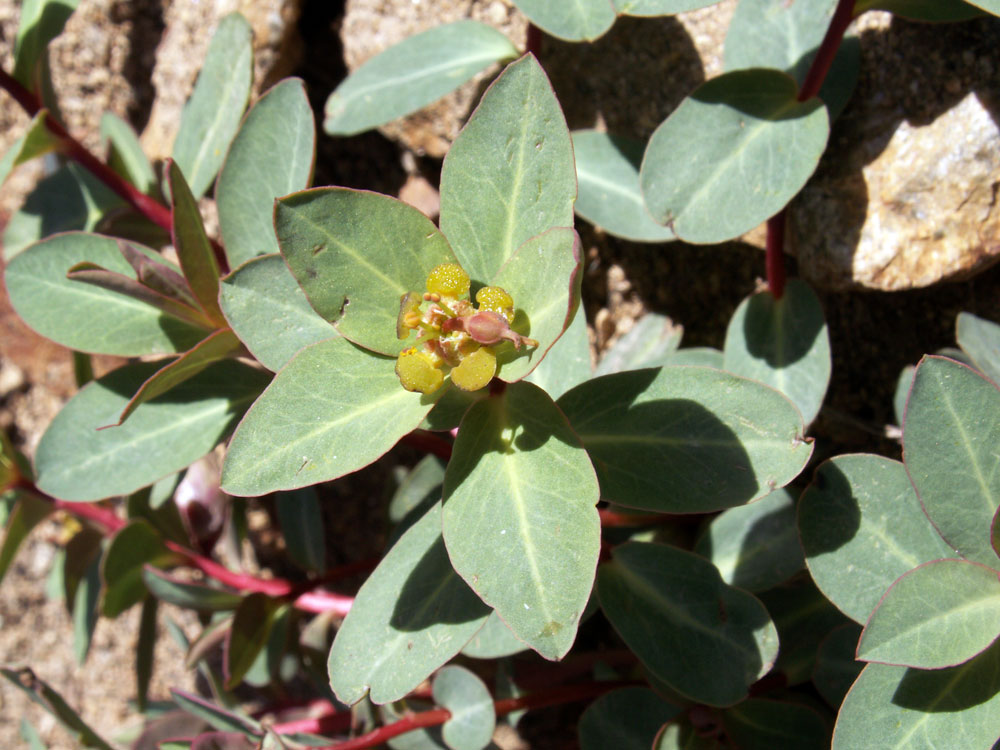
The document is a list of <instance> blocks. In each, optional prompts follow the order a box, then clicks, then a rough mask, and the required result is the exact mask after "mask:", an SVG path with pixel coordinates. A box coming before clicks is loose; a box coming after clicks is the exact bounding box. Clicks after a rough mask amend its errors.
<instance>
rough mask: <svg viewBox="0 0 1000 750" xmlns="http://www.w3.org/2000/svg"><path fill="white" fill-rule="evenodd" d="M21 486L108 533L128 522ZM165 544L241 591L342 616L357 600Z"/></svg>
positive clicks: (110, 512) (350, 569) (107, 510)
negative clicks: (246, 570)
mask: <svg viewBox="0 0 1000 750" xmlns="http://www.w3.org/2000/svg"><path fill="white" fill-rule="evenodd" d="M19 486H21V487H23V488H24V489H26V490H29V491H30V492H32V493H33V494H35V495H37V496H39V497H41V498H43V499H45V500H48V501H49V502H51V503H52V505H53V507H54V508H55V509H56V510H61V511H64V512H66V513H69V514H70V515H73V516H76V517H77V518H83V519H86V520H88V521H93V522H94V523H96V524H98V525H99V526H103V527H104V530H105V533H106V534H107V535H108V536H110V535H112V534H114V533H116V532H118V531H119V530H120V529H121V528H122V527H123V526H125V524H126V521H124V520H122V519H121V518H119V517H118V516H117V515H115V512H114V511H113V510H111V509H110V508H105V507H102V506H100V505H95V504H92V503H71V502H67V501H65V500H57V499H56V498H54V497H51V496H49V495H46V494H45V493H44V492H41V491H40V490H39V489H38V488H37V487H35V486H34V485H32V484H30V483H29V482H26V481H25V480H21V482H19ZM164 545H165V546H166V547H167V549H169V550H170V551H171V552H173V553H175V554H176V555H178V556H179V557H180V558H181V560H182V561H183V562H184V563H185V564H187V565H190V566H191V567H193V568H197V569H198V570H200V571H201V572H202V573H204V574H205V575H206V576H208V577H209V578H213V579H215V580H216V581H218V582H219V583H222V584H225V585H226V586H229V587H231V588H234V589H237V590H238V591H247V592H259V593H262V594H267V595H268V596H274V597H294V600H293V604H294V606H295V607H296V608H297V609H301V610H303V611H305V612H313V613H320V612H333V613H334V614H337V615H340V616H342V617H343V616H345V615H346V614H347V613H348V611H350V609H351V605H352V604H353V603H354V598H353V597H350V596H345V595H344V594H335V593H333V592H330V591H322V590H318V591H314V590H312V589H313V587H314V586H316V582H315V581H307V582H305V583H302V584H295V583H292V582H291V581H288V580H286V579H284V578H274V579H266V578H257V577H256V576H251V575H247V574H246V573H236V572H234V571H232V570H230V569H229V568H227V567H225V566H224V565H221V564H219V563H217V562H215V560H212V559H210V558H208V557H204V556H203V555H199V554H198V553H197V552H194V551H192V550H190V549H187V548H186V547H183V546H182V545H180V544H178V543H177V542H173V541H171V540H169V539H167V540H164ZM365 564H366V565H367V564H368V561H365ZM355 567H356V566H353V565H349V566H344V570H343V571H341V570H340V569H338V570H337V571H332V572H331V575H333V574H334V573H336V574H338V575H341V574H343V575H352V574H353V573H355V572H356V570H355Z"/></svg>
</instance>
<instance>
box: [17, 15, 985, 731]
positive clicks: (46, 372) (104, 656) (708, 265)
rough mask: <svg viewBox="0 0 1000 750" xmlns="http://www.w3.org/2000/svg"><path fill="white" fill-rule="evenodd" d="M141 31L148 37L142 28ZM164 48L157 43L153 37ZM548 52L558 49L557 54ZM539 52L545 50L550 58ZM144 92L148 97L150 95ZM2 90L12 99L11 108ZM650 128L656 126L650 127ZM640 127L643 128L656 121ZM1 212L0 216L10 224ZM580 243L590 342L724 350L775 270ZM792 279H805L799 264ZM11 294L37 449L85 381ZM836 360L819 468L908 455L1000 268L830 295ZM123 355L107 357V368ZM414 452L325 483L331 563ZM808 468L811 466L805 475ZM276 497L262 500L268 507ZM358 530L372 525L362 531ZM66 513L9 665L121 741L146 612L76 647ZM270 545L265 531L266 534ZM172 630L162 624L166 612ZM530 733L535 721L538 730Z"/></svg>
mask: <svg viewBox="0 0 1000 750" xmlns="http://www.w3.org/2000/svg"><path fill="white" fill-rule="evenodd" d="M341 14H342V3H341V2H328V0H308V1H307V2H305V3H304V5H303V12H302V17H301V20H300V24H299V25H300V33H301V35H302V38H303V56H302V61H301V63H300V68H299V69H298V70H297V71H296V74H297V75H300V76H301V77H303V78H304V79H305V81H306V82H307V86H308V91H309V96H310V99H311V102H312V105H313V107H314V110H315V111H317V112H321V111H322V107H323V103H324V102H325V100H326V98H327V96H328V95H329V94H330V92H331V91H332V90H333V88H334V87H335V86H336V84H337V83H338V82H339V81H340V80H341V79H342V78H343V77H344V76H345V75H346V70H345V68H344V66H343V62H342V55H341V49H340V41H339V38H338V35H337V26H338V24H339V23H340V19H341ZM137 28H139V29H140V31H141V33H147V34H154V35H155V34H156V33H160V32H161V31H162V29H158V28H157V27H156V25H155V24H146V25H139V26H137ZM674 31H676V29H674ZM137 33H138V32H137ZM146 43H149V44H153V45H155V39H152V40H146ZM553 54H559V52H558V51H553ZM543 62H544V59H543ZM131 83H132V85H133V86H135V87H136V88H137V89H138V91H139V92H140V93H139V94H138V95H137V96H136V97H135V98H134V100H133V103H132V104H131V105H130V110H129V115H130V117H131V118H132V120H133V122H134V123H135V124H137V125H141V124H142V123H143V122H144V121H145V120H146V119H147V118H148V114H149V113H148V107H149V99H148V97H147V96H146V95H145V93H143V92H144V89H143V86H142V85H141V84H142V82H141V81H132V82H131ZM147 93H148V92H147ZM7 101H8V100H6V99H4V106H5V107H7V106H10V105H8V104H7ZM654 124H655V123H654ZM647 125H648V123H646V124H643V123H640V124H639V125H638V127H639V128H640V129H648V128H647ZM413 175H419V176H420V177H422V178H424V179H425V180H426V181H427V182H428V183H430V185H432V186H433V185H436V184H437V182H438V179H439V176H440V161H439V160H436V159H431V158H427V157H419V156H416V155H414V154H411V153H409V152H406V151H404V150H403V149H402V148H401V147H399V146H397V145H396V144H394V143H392V142H390V141H389V140H387V139H386V138H384V137H382V136H381V135H379V134H378V133H366V134H363V135H360V136H356V137H352V138H336V139H335V138H330V137H326V136H323V135H321V136H320V139H319V149H318V158H317V167H316V176H315V184H317V185H324V184H337V185H345V186H349V187H356V188H364V189H370V190H376V191H379V192H383V193H388V194H392V195H399V194H400V191H401V190H402V189H403V187H404V185H405V184H406V183H407V180H408V178H410V177H412V176H413ZM3 223H5V217H3V216H0V225H2V224H3ZM578 228H579V230H580V234H581V237H582V239H583V245H584V248H585V253H586V255H585V279H584V303H585V304H584V309H585V312H586V315H587V321H588V324H589V325H590V327H591V331H592V341H593V342H594V346H595V351H597V350H600V349H602V348H604V347H606V346H607V345H608V343H609V342H611V341H613V340H614V339H615V338H617V337H618V336H620V335H621V334H623V333H624V332H625V331H627V330H628V328H629V327H630V326H631V325H632V323H633V322H634V320H635V319H637V318H638V317H639V316H641V315H642V314H643V313H645V312H646V311H653V312H658V313H661V314H664V315H667V316H669V317H670V318H672V319H673V320H674V321H676V322H677V323H679V324H681V325H683V327H684V345H685V346H714V347H718V348H721V346H722V343H723V339H724V336H725V330H726V324H727V322H728V320H729V318H730V316H731V315H732V313H733V311H734V310H735V308H736V306H737V305H738V304H739V302H740V301H741V300H742V299H743V298H744V297H745V296H746V295H747V294H749V293H751V292H752V291H754V289H755V288H756V287H757V285H758V284H759V283H760V277H761V276H763V274H764V256H763V253H762V252H761V251H760V250H759V249H758V248H756V247H753V246H751V245H748V244H743V243H739V242H732V243H727V244H724V245H719V246H712V247H705V246H691V245H686V244H684V243H672V244H669V245H642V244H636V243H630V242H625V241H622V240H619V239H617V238H614V237H611V236H608V235H606V234H604V233H602V232H600V231H598V230H595V229H593V228H592V227H590V226H589V225H587V224H585V223H583V222H580V226H579V227H578ZM789 275H790V276H794V275H795V267H794V261H793V260H791V259H790V260H789ZM4 294H5V293H0V428H3V429H6V430H8V432H10V433H11V434H12V436H13V437H14V439H15V441H16V442H17V443H18V445H19V446H21V447H22V448H24V449H26V450H27V451H28V452H30V451H31V450H32V449H33V447H34V445H35V443H36V442H37V439H38V437H39V436H40V434H41V432H42V430H43V429H44V427H45V426H46V424H47V423H48V421H49V420H50V419H51V418H52V416H53V415H54V414H55V412H56V411H57V410H58V408H59V406H60V405H61V403H63V402H64V401H65V399H67V398H68V397H69V396H70V395H71V394H72V393H73V392H74V391H75V385H74V381H73V368H72V360H71V357H70V354H69V353H68V352H67V351H66V350H65V349H62V348H61V347H59V346H57V345H55V344H52V343H50V342H47V341H45V340H44V339H41V338H39V337H38V336H37V335H35V334H34V333H32V332H31V331H30V330H28V329H27V328H26V327H25V326H24V325H23V324H22V323H21V322H20V321H19V320H18V319H17V317H16V316H15V315H14V314H13V312H12V311H11V309H10V307H9V303H8V302H7V300H6V297H5V296H4ZM820 296H821V300H822V302H823V306H824V309H825V312H826V317H827V322H828V325H829V332H830V339H831V345H832V349H833V356H834V367H833V376H832V380H831V383H830V389H829V394H828V397H827V401H826V404H825V406H824V409H823V411H822V413H821V415H820V417H819V418H818V420H817V422H816V423H815V425H814V426H813V428H812V434H814V435H815V437H816V440H817V444H816V450H815V453H814V456H815V458H814V462H818V461H820V460H822V459H824V458H827V457H829V456H830V455H831V454H833V453H834V452H836V453H844V452H850V451H872V452H877V453H880V454H882V455H887V456H890V457H894V458H898V457H899V454H900V447H899V444H898V442H896V441H894V440H892V439H890V438H888V437H886V429H885V428H886V426H887V425H891V424H893V422H894V421H895V419H894V416H893V412H892V396H893V392H894V389H895V384H896V378H897V376H898V374H899V372H900V370H901V369H902V368H903V367H904V366H905V365H907V364H914V363H916V362H917V361H918V360H919V358H920V357H921V356H922V355H923V354H925V353H929V352H934V351H936V350H938V349H940V348H943V347H947V346H954V343H955V333H954V327H955V318H956V315H957V314H958V313H959V312H960V311H963V310H965V311H969V312H973V313H975V314H976V315H979V316H981V317H984V318H988V319H991V320H1000V267H994V268H993V269H989V270H987V271H985V272H983V273H980V274H979V275H978V276H976V277H974V278H972V279H970V280H968V281H964V282H961V283H949V284H942V285H938V286H935V287H932V288H928V289H922V290H917V291H910V292H896V293H875V292H867V293H865V292H850V293H836V294H835V293H828V292H820ZM113 364H114V363H113V361H110V360H109V361H100V362H98V369H99V370H106V369H109V368H110V367H111V366H113ZM415 458H416V454H413V453H410V452H407V451H401V452H399V453H398V454H393V456H392V457H390V458H387V459H385V460H383V461H381V462H379V463H378V464H377V465H376V466H375V467H374V468H373V469H371V470H369V471H367V472H363V473H360V474H358V475H355V476H353V477H350V478H348V480H347V481H342V482H338V483H335V484H334V485H332V486H330V487H327V488H325V489H324V490H323V492H324V499H325V500H327V501H328V502H327V503H326V507H327V508H328V510H329V512H328V514H327V517H326V519H325V520H326V522H327V524H328V528H329V529H330V532H331V539H337V542H336V543H334V544H331V545H330V546H331V547H332V548H335V551H334V552H333V553H331V558H332V559H331V560H330V563H331V564H338V563H342V562H348V561H351V560H359V559H363V558H365V557H368V556H370V555H371V554H373V553H377V552H378V551H379V550H380V548H381V545H382V544H383V543H384V541H385V538H386V536H385V535H386V532H387V528H386V524H385V521H384V515H385V514H384V507H385V494H384V493H385V490H384V487H385V481H384V480H385V477H386V476H387V475H388V474H390V473H391V472H392V469H393V465H399V464H402V465H406V464H408V463H411V462H412V461H414V460H415ZM810 474H811V469H809V470H807V471H806V473H804V474H803V481H805V479H807V478H808V477H809V476H810ZM262 507H265V508H266V506H262ZM359 528H363V529H366V533H365V534H358V533H357V530H358V529H359ZM65 533H66V526H65V523H57V522H51V523H47V524H43V526H42V527H40V528H39V529H37V530H36V531H35V532H33V533H32V535H31V537H30V539H29V541H28V543H27V544H26V545H25V546H24V547H23V548H22V550H21V552H20V554H19V555H18V557H17V559H16V561H15V563H14V564H13V565H12V567H11V569H10V571H9V573H8V575H7V577H6V579H5V580H4V582H3V586H2V587H0V662H3V663H18V664H28V665H30V666H31V667H32V668H33V669H34V670H35V672H36V673H37V674H38V675H39V676H40V677H42V678H43V679H45V680H47V681H48V682H49V683H50V684H51V685H53V686H54V687H56V688H57V689H58V690H60V691H61V692H62V694H63V696H64V697H65V698H66V699H67V700H68V701H69V703H70V704H71V705H73V706H75V707H77V708H78V709H79V710H80V711H81V713H82V715H83V717H84V718H85V719H86V720H87V721H88V722H91V723H92V725H93V726H94V728H95V729H97V730H98V731H99V732H101V733H104V734H105V735H106V736H108V737H114V736H115V734H116V733H117V731H118V730H120V729H121V728H122V727H124V726H125V724H126V722H127V721H128V717H129V716H134V713H131V711H130V709H129V706H128V701H129V700H132V699H133V698H134V696H135V688H134V678H133V667H132V665H133V663H134V647H135V641H136V632H137V622H138V612H137V610H133V611H131V612H129V613H127V614H126V615H125V616H123V617H121V618H119V619H117V620H115V621H107V620H103V621H101V622H100V624H99V625H98V628H97V632H96V635H95V638H94V642H93V646H92V648H91V651H90V654H89V657H88V660H87V661H86V662H85V664H84V665H82V666H81V665H78V664H77V663H76V662H75V660H74V657H73V638H72V632H73V626H72V622H71V620H70V618H69V617H68V616H67V614H66V609H65V607H64V605H63V603H62V602H61V601H58V600H49V599H48V598H47V597H46V595H45V593H44V591H45V579H46V576H47V570H48V568H49V566H50V563H51V560H52V557H53V555H54V549H55V546H56V545H57V544H58V543H59V542H60V540H61V539H62V538H63V537H64V536H65ZM265 541H266V540H265ZM274 551H275V548H274V547H273V545H270V544H264V545H263V546H262V548H261V549H260V550H259V557H260V558H261V560H262V562H263V563H264V564H265V565H266V564H267V562H268V560H269V558H270V554H271V553H272V552H274ZM169 614H170V616H172V617H174V618H175V619H178V621H180V622H181V623H182V625H183V626H184V627H185V629H186V630H187V632H188V634H189V635H193V634H194V633H195V632H196V622H195V619H194V618H193V617H192V616H191V615H190V613H186V612H179V611H171V612H170V613H169ZM160 622H161V630H162V627H163V626H162V623H163V619H162V618H161V621H160ZM182 663H183V655H182V654H181V652H180V651H179V650H178V649H177V648H176V647H175V646H174V645H173V642H172V641H171V640H170V639H169V638H168V637H166V636H164V637H161V638H160V639H159V643H158V651H157V671H156V675H155V678H154V682H153V685H152V689H151V696H152V697H153V698H154V699H163V698H165V697H167V695H168V689H169V687H181V688H185V689H191V688H192V687H194V683H193V678H192V676H191V674H190V673H189V672H187V671H185V670H184V669H183V666H182ZM542 714H544V712H541V713H540V714H539V716H538V717H536V718H532V719H531V720H530V722H529V725H528V726H529V729H528V731H527V734H528V735H529V736H530V737H535V738H537V737H545V736H547V737H549V738H551V737H553V736H559V735H560V729H562V730H563V731H562V733H561V735H562V739H560V740H558V741H554V744H552V743H553V741H551V739H550V740H544V739H542V740H539V739H536V740H535V742H534V743H533V745H532V746H534V747H538V748H544V747H563V746H572V742H571V741H570V742H568V743H567V741H566V738H568V737H570V736H571V734H572V733H571V732H570V731H568V730H567V729H566V728H567V727H568V726H571V722H573V721H574V719H573V711H572V710H570V711H569V712H567V713H559V714H550V715H549V717H548V718H546V717H545V716H543V715H542ZM22 716H23V717H26V718H28V719H29V720H30V721H31V722H32V723H33V724H34V726H35V727H36V728H38V729H39V730H40V731H41V733H42V736H43V737H44V739H45V741H46V743H47V744H48V746H49V747H51V748H71V747H73V744H72V742H71V741H70V740H69V739H68V738H67V735H66V733H65V732H63V731H62V730H61V729H60V728H58V727H57V726H55V723H54V722H53V720H52V719H51V718H50V717H49V716H48V714H46V713H45V712H44V711H42V710H41V709H40V708H39V707H37V706H34V705H33V704H30V703H29V702H28V701H27V700H26V698H25V697H24V696H23V695H22V694H21V693H20V692H18V691H16V690H15V689H14V688H12V687H11V686H9V685H7V684H4V685H2V686H0V747H10V748H13V747H18V746H21V740H20V739H19V733H18V723H19V721H20V719H21V717H22ZM531 727H533V729H532V728H531Z"/></svg>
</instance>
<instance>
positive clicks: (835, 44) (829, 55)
mask: <svg viewBox="0 0 1000 750" xmlns="http://www.w3.org/2000/svg"><path fill="white" fill-rule="evenodd" d="M853 18H854V0H840V2H838V3H837V9H836V10H835V11H834V12H833V18H832V19H831V20H830V26H829V27H828V28H827V30H826V36H824V37H823V41H822V42H821V43H820V45H819V51H818V52H816V57H814V58H813V61H812V64H811V65H810V66H809V72H808V73H806V79H805V80H804V81H803V82H802V88H801V89H799V96H798V99H799V101H800V102H804V101H805V100H806V99H812V98H813V97H814V96H816V95H817V94H819V90H820V88H822V86H823V81H825V80H826V74H827V73H829V72H830V66H831V65H832V64H833V58H835V57H836V56H837V50H838V49H840V43H841V41H843V39H844V32H845V31H847V27H848V26H850V25H851V20H852V19H853Z"/></svg>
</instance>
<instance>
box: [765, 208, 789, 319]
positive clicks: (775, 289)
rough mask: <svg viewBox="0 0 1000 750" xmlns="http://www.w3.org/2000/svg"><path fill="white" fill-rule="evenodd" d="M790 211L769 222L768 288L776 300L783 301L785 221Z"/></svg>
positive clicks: (779, 214)
mask: <svg viewBox="0 0 1000 750" xmlns="http://www.w3.org/2000/svg"><path fill="white" fill-rule="evenodd" d="M787 216H788V209H787V208H783V209H781V211H780V212H779V213H778V214H776V215H775V216H772V217H771V218H770V219H768V220H767V244H766V246H765V247H766V248H767V251H766V252H767V255H766V257H765V260H764V262H765V264H766V266H767V288H768V289H770V290H771V295H772V296H773V297H774V298H775V299H776V300H778V299H781V297H782V296H783V295H784V293H785V221H786V218H787Z"/></svg>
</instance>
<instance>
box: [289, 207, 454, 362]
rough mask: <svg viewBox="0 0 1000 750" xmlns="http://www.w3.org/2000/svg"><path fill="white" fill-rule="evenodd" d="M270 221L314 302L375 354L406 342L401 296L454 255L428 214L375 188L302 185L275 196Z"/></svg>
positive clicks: (397, 349)
mask: <svg viewBox="0 0 1000 750" xmlns="http://www.w3.org/2000/svg"><path fill="white" fill-rule="evenodd" d="M274 224H275V228H276V230H277V234H278V244H279V245H280V246H281V254H282V255H283V256H284V258H285V262H286V263H287V264H288V267H289V268H290V269H291V271H292V275H293V276H294V277H295V279H296V281H298V283H299V285H300V286H301V287H302V290H303V291H304V292H305V294H306V297H308V299H309V303H310V304H311V305H312V307H313V309H314V310H315V311H316V312H317V313H319V314H320V316H321V317H323V318H324V319H326V320H328V321H330V322H331V323H336V325H337V330H338V331H340V333H341V334H342V335H344V336H346V337H347V338H349V339H351V340H352V341H354V342H355V343H357V344H359V345H361V346H364V347H365V348H366V349H371V350H372V351H375V352H380V353H382V354H390V355H392V356H395V355H397V354H398V353H399V352H400V351H402V350H403V349H405V348H406V347H407V346H412V343H407V342H405V341H400V340H399V338H397V336H396V318H397V317H398V315H399V299H400V297H402V296H403V295H404V294H406V293H407V292H413V291H416V292H422V291H423V290H424V289H425V288H426V283H427V274H428V273H430V271H431V269H433V268H434V267H435V266H437V265H438V264H440V263H454V262H455V256H454V255H453V254H452V252H451V248H450V247H449V246H448V241H447V240H446V239H445V238H444V235H443V234H441V232H439V231H438V229H437V228H436V227H435V226H434V223H433V222H432V221H431V220H430V219H428V218H427V217H426V216H424V215H423V214H422V213H420V212H419V211H418V210H417V209H415V208H413V207H412V206H410V205H408V204H406V203H403V202H401V201H398V200H396V199H394V198H390V197H388V196H385V195H379V194H378V193H368V192H363V191H360V190H348V189H346V188H316V189H313V190H304V191H302V192H300V193H294V194H292V195H289V196H286V197H284V198H282V199H280V200H279V201H278V203H277V205H276V207H275V212H274ZM467 270H468V269H467Z"/></svg>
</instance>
